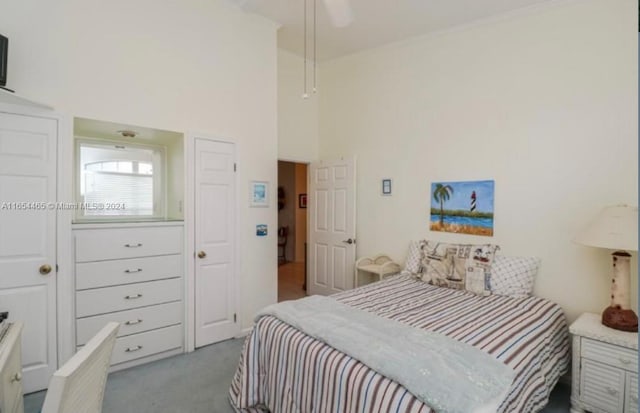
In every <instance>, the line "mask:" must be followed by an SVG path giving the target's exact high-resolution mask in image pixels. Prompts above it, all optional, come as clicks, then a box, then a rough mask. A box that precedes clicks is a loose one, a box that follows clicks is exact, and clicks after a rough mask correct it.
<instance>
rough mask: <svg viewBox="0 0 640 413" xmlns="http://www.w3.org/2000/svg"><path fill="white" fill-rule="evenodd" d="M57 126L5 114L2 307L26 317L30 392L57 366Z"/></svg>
mask: <svg viewBox="0 0 640 413" xmlns="http://www.w3.org/2000/svg"><path fill="white" fill-rule="evenodd" d="M57 128H58V125H57V121H56V120H53V119H45V118H37V117H30V116H21V115H13V114H6V113H0V311H9V318H10V320H20V321H22V322H24V331H23V334H22V363H23V377H24V379H23V387H24V391H25V392H26V393H30V392H33V391H36V390H41V389H44V388H46V387H47V385H48V383H49V378H50V376H51V374H53V372H54V371H55V370H56V367H57V355H56V354H57V348H56V274H55V266H56V260H55V258H56V243H55V242H56V211H55V208H53V209H51V208H50V207H49V206H48V205H47V203H48V202H51V203H55V202H56V156H57V151H56V146H57V139H58V138H57ZM46 266H50V271H49V272H48V273H46V272H47V267H46ZM40 269H42V271H43V272H45V273H46V274H41V273H40Z"/></svg>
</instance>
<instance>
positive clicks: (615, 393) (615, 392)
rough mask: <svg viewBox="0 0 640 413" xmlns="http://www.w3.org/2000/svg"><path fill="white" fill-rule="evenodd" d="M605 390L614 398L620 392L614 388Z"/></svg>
mask: <svg viewBox="0 0 640 413" xmlns="http://www.w3.org/2000/svg"><path fill="white" fill-rule="evenodd" d="M605 389H606V390H607V393H609V394H610V395H612V396H615V395H617V394H618V390H616V389H614V388H613V387H606V388H605Z"/></svg>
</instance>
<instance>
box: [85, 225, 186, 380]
mask: <svg viewBox="0 0 640 413" xmlns="http://www.w3.org/2000/svg"><path fill="white" fill-rule="evenodd" d="M74 241H75V263H76V264H75V289H76V300H75V313H76V345H77V346H78V347H80V346H82V345H84V344H85V343H86V342H87V341H88V340H89V339H90V338H91V337H92V336H93V335H94V334H95V333H97V332H98V331H99V330H100V329H101V328H102V327H104V325H105V324H106V323H107V322H109V321H116V322H119V323H121V327H120V330H119V332H118V339H117V340H116V344H115V347H114V349H113V357H112V365H113V366H114V370H117V369H120V368H127V367H131V366H133V365H137V364H141V363H145V362H148V361H153V360H157V359H159V358H162V357H168V356H171V355H175V354H178V353H181V352H183V349H184V326H183V325H184V316H183V314H184V304H183V296H184V293H183V291H184V277H183V275H184V258H183V250H184V242H183V225H182V222H170V223H167V222H163V223H148V224H140V223H136V224H77V225H75V226H74Z"/></svg>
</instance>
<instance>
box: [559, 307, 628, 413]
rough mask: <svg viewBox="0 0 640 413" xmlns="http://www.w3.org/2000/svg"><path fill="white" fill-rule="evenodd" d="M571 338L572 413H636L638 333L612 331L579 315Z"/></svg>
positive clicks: (594, 316) (597, 320)
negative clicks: (587, 412) (586, 412)
mask: <svg viewBox="0 0 640 413" xmlns="http://www.w3.org/2000/svg"><path fill="white" fill-rule="evenodd" d="M569 332H570V333H571V334H573V360H572V364H573V371H572V379H571V380H572V383H571V413H583V412H585V411H589V412H598V413H632V412H633V413H637V412H638V333H628V332H624V331H619V330H614V329H612V328H609V327H606V326H604V325H603V324H602V322H601V320H600V315H599V314H592V313H585V314H582V315H581V316H580V317H579V318H578V319H577V320H576V321H575V322H574V323H573V324H571V327H570V328H569Z"/></svg>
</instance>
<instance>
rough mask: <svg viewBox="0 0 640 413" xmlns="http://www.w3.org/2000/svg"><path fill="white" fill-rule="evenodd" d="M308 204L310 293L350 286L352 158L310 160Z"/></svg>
mask: <svg viewBox="0 0 640 413" xmlns="http://www.w3.org/2000/svg"><path fill="white" fill-rule="evenodd" d="M307 204H308V205H309V227H310V231H309V245H310V246H309V250H308V254H309V264H308V265H309V268H308V274H309V280H308V285H307V288H308V289H309V294H321V295H328V294H333V293H337V292H340V291H345V290H349V289H352V288H353V286H354V266H355V259H356V245H355V242H356V240H355V238H356V164H355V159H346V160H339V161H321V162H317V163H312V164H311V165H310V170H309V198H308V201H307Z"/></svg>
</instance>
